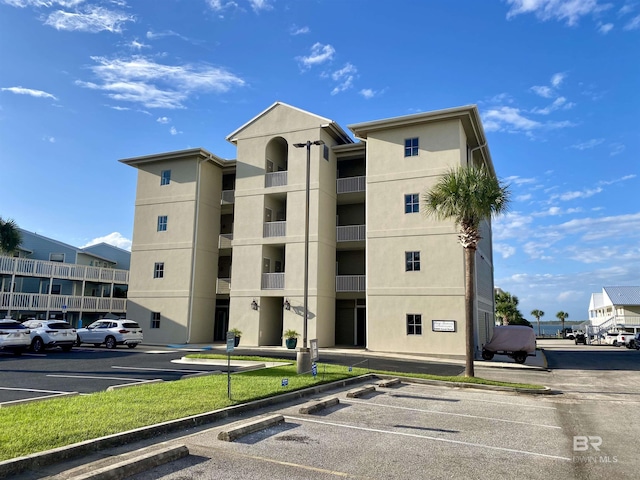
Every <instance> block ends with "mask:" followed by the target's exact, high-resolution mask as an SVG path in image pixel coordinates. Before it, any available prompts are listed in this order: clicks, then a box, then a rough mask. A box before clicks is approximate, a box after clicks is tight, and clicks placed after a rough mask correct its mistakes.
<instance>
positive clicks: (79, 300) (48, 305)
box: [0, 292, 127, 313]
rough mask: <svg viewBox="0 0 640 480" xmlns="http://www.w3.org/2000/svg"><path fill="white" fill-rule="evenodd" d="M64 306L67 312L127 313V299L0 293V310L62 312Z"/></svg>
mask: <svg viewBox="0 0 640 480" xmlns="http://www.w3.org/2000/svg"><path fill="white" fill-rule="evenodd" d="M64 306H66V307H67V311H69V312H80V311H83V312H105V313H108V312H114V313H124V312H126V311H127V299H126V298H109V297H78V296H74V295H44V294H41V293H16V292H13V293H11V292H2V293H0V309H1V310H30V311H50V310H51V311H62V308H63V307H64Z"/></svg>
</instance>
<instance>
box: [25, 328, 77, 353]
mask: <svg viewBox="0 0 640 480" xmlns="http://www.w3.org/2000/svg"><path fill="white" fill-rule="evenodd" d="M22 324H23V325H24V326H25V327H27V328H28V329H29V330H31V351H32V352H33V353H42V352H44V350H45V349H46V348H55V347H60V348H62V350H63V351H64V352H68V351H70V350H71V349H72V348H73V345H74V344H75V343H76V337H77V335H76V330H75V329H74V328H73V327H72V326H71V324H69V323H67V322H65V321H62V320H27V321H25V322H23V323H22Z"/></svg>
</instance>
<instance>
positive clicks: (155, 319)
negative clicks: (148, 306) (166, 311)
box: [151, 312, 160, 328]
mask: <svg viewBox="0 0 640 480" xmlns="http://www.w3.org/2000/svg"><path fill="white" fill-rule="evenodd" d="M151 328H160V312H151Z"/></svg>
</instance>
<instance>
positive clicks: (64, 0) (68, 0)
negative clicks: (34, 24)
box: [0, 0, 85, 8]
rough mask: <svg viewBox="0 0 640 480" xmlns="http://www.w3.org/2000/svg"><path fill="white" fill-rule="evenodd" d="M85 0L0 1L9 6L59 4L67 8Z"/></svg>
mask: <svg viewBox="0 0 640 480" xmlns="http://www.w3.org/2000/svg"><path fill="white" fill-rule="evenodd" d="M84 1H85V0H0V3H4V4H5V5H9V6H10V7H19V8H24V7H53V6H55V5H59V6H61V7H65V8H69V7H75V6H77V5H80V4H81V3H83V2H84Z"/></svg>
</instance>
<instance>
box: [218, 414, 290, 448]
mask: <svg viewBox="0 0 640 480" xmlns="http://www.w3.org/2000/svg"><path fill="white" fill-rule="evenodd" d="M283 422H284V417H283V416H282V415H271V416H270V417H267V418H263V419H261V420H256V421H253V422H249V423H244V424H242V425H239V426H238V427H236V428H232V429H231V430H228V431H224V430H223V431H222V432H220V433H218V440H222V441H224V442H233V441H234V440H236V439H238V438H240V437H242V436H244V435H248V434H250V433H253V432H257V431H259V430H263V429H265V428H269V427H274V426H276V425H279V424H281V423H283Z"/></svg>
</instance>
